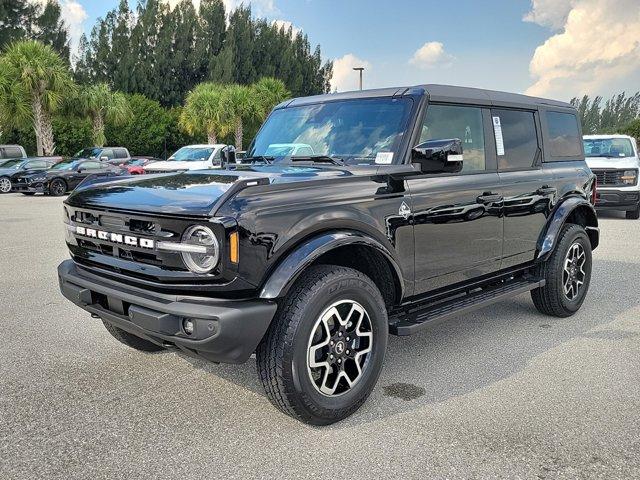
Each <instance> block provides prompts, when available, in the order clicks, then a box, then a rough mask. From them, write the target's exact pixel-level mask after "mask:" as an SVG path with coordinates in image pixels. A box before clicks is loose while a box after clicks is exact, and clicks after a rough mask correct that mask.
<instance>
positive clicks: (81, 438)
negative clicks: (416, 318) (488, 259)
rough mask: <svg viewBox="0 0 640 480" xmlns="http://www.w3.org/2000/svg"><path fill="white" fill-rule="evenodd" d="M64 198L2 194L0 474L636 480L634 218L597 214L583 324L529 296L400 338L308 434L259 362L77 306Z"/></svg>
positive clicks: (639, 382)
mask: <svg viewBox="0 0 640 480" xmlns="http://www.w3.org/2000/svg"><path fill="white" fill-rule="evenodd" d="M61 203H62V200H61V199H58V198H49V197H42V196H36V197H29V198H27V197H24V196H22V195H18V194H8V195H3V196H0V252H1V255H0V295H1V296H0V306H1V311H2V315H1V316H0V331H1V335H2V339H1V340H0V345H1V350H0V479H18V478H21V479H22V478H24V479H52V478H61V479H62V478H64V479H71V478H91V479H98V478H122V479H134V478H158V479H164V478H166V479H176V478H188V479H191V478H193V479H200V478H260V477H262V478H331V479H353V478H394V477H397V478H465V479H468V478H572V479H573V478H603V479H613V478H640V373H639V372H640V318H639V317H640V297H639V295H638V291H639V289H640V221H628V220H624V217H623V216H622V215H620V214H607V215H606V216H604V218H601V232H602V233H601V246H600V248H599V249H598V250H596V252H595V254H594V268H593V280H592V285H591V291H590V293H589V296H588V298H587V300H586V303H585V305H584V306H583V308H582V310H581V311H580V312H579V313H578V314H577V315H575V316H574V317H571V318H568V319H563V320H559V319H554V318H548V317H545V316H543V315H541V314H539V313H538V312H537V311H536V310H535V309H534V307H533V304H532V302H531V300H530V298H529V296H528V295H522V296H520V297H518V298H516V299H514V300H511V301H505V302H503V303H500V304H497V305H494V306H491V307H488V308H485V309H483V310H480V311H478V312H475V313H472V314H468V315H464V316H462V317H460V318H456V319H454V320H450V321H448V322H447V323H444V324H441V325H438V326H436V327H433V328H432V329H430V330H428V331H425V332H422V333H420V334H418V335H415V336H412V337H405V338H398V337H391V339H390V344H389V349H388V352H387V358H386V363H385V367H384V370H383V373H382V376H381V378H380V380H379V382H378V386H377V387H376V389H375V391H374V392H373V394H372V395H371V397H370V398H369V400H368V401H367V403H366V404H365V405H364V406H363V408H362V409H360V410H359V411H358V412H357V413H356V414H355V415H353V416H352V417H350V418H349V419H347V420H345V421H343V422H341V423H339V424H336V425H333V426H330V427H325V428H314V427H309V426H306V425H303V424H301V423H298V422H297V421H295V420H293V419H291V418H289V417H287V416H285V415H282V414H280V413H279V412H278V411H276V410H275V409H274V408H273V407H272V406H271V404H270V403H269V401H268V400H267V398H266V397H265V395H264V394H263V392H262V389H261V386H260V384H259V381H258V378H257V375H256V372H255V361H254V360H253V359H252V360H250V361H249V362H248V363H246V364H245V365H241V366H230V365H213V364H208V363H206V362H204V361H199V360H193V359H189V358H185V357H181V356H178V355H177V354H174V353H169V352H167V353H160V354H143V353H140V352H137V351H134V350H132V349H129V348H127V347H125V346H124V345H122V344H120V343H118V342H117V341H116V340H114V339H113V338H112V337H111V336H110V335H109V334H108V333H107V331H106V330H105V329H104V328H103V326H102V324H101V323H100V322H99V321H97V320H95V319H92V318H90V316H89V315H88V314H87V313H86V312H84V311H83V310H81V309H79V308H78V307H76V306H75V305H73V304H71V303H70V302H68V301H66V300H65V299H64V298H63V297H62V296H61V294H60V293H59V291H58V282H57V277H56V266H57V265H58V263H59V262H60V261H61V260H63V259H65V258H67V252H66V248H65V245H64V240H63V238H64V237H63V227H62V209H61Z"/></svg>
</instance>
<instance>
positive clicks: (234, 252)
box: [229, 232, 239, 263]
mask: <svg viewBox="0 0 640 480" xmlns="http://www.w3.org/2000/svg"><path fill="white" fill-rule="evenodd" d="M238 257H239V255H238V232H233V233H231V234H230V235H229V260H230V261H231V263H238Z"/></svg>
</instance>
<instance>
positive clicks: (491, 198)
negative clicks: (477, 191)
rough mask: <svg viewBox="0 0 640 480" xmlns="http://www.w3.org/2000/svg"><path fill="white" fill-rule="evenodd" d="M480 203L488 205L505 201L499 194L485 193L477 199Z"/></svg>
mask: <svg viewBox="0 0 640 480" xmlns="http://www.w3.org/2000/svg"><path fill="white" fill-rule="evenodd" d="M476 200H477V202H478V203H482V204H488V203H497V202H501V201H502V200H504V198H503V196H502V195H500V194H498V193H491V192H485V193H483V194H482V195H480V196H479V197H478V198H476Z"/></svg>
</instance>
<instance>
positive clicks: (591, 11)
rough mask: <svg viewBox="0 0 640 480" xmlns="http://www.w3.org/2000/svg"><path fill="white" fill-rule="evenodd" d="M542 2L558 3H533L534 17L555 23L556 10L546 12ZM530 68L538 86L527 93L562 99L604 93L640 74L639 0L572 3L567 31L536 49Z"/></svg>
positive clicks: (543, 21) (534, 86) (542, 21)
mask: <svg viewBox="0 0 640 480" xmlns="http://www.w3.org/2000/svg"><path fill="white" fill-rule="evenodd" d="M543 3H544V4H547V3H548V4H550V5H555V4H553V2H550V1H549V0H547V1H546V2H535V1H534V10H536V8H537V10H536V14H535V15H536V16H535V17H533V18H538V19H539V20H537V22H538V23H541V24H543V25H552V24H553V22H551V20H550V18H551V17H550V15H551V13H552V12H553V11H555V10H554V9H553V8H551V9H550V10H544V9H543V8H544V5H543ZM556 3H557V2H556ZM565 3H566V2H565ZM529 70H530V72H531V75H532V77H533V78H534V80H535V83H534V84H533V85H532V86H531V87H529V89H528V90H527V93H528V94H531V95H544V96H554V97H558V98H571V97H573V96H576V95H581V94H594V93H602V89H603V88H606V86H607V84H610V83H611V82H613V81H619V80H620V79H623V78H624V77H625V76H629V75H632V74H638V73H639V72H640V9H639V8H638V3H637V0H573V1H572V2H571V8H570V11H569V13H568V14H567V15H566V20H565V23H564V25H563V27H562V29H561V30H560V31H559V32H558V33H557V34H555V35H553V36H552V37H550V38H549V39H547V41H546V42H545V43H544V44H542V45H540V46H539V47H538V48H537V49H536V51H535V54H534V55H533V58H532V59H531V63H530V65H529Z"/></svg>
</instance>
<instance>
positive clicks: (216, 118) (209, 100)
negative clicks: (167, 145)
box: [180, 82, 227, 144]
mask: <svg viewBox="0 0 640 480" xmlns="http://www.w3.org/2000/svg"><path fill="white" fill-rule="evenodd" d="M225 91H226V89H225V88H224V87H223V86H221V85H219V84H217V83H210V82H208V83H201V84H200V85H198V86H196V87H195V88H194V89H193V90H192V91H191V92H189V94H188V95H187V100H186V102H185V106H184V109H183V110H182V113H181V115H180V125H181V127H182V128H183V129H184V130H185V131H186V132H187V133H189V134H190V135H197V134H204V135H206V136H207V141H208V142H209V143H210V144H214V143H218V136H219V135H221V134H222V135H224V134H225V133H226V130H225V126H226V123H225V122H227V117H226V115H227V114H226V112H225V105H224V104H223V102H224V101H225V98H224V95H225Z"/></svg>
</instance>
